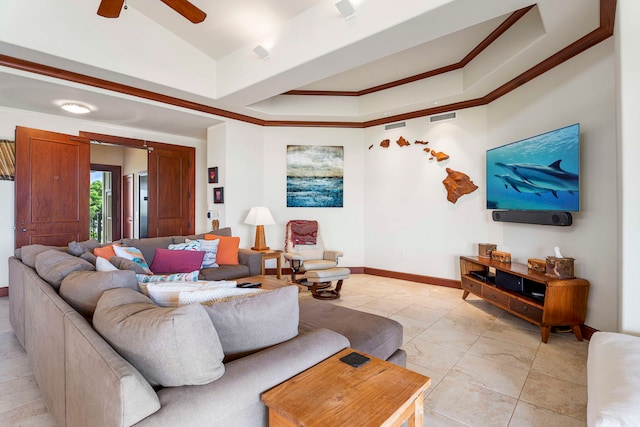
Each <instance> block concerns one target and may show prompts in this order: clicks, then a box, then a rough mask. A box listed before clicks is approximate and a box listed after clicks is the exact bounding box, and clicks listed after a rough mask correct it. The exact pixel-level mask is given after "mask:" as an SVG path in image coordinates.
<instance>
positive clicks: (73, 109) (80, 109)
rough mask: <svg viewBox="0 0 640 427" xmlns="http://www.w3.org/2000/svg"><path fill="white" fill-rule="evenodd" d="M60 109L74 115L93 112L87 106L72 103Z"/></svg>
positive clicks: (63, 105)
mask: <svg viewBox="0 0 640 427" xmlns="http://www.w3.org/2000/svg"><path fill="white" fill-rule="evenodd" d="M60 108H62V109H63V110H64V111H68V112H70V113H73V114H87V113H90V112H91V108H89V107H87V106H86V105H82V104H78V103H71V102H67V103H65V104H62V105H61V106H60Z"/></svg>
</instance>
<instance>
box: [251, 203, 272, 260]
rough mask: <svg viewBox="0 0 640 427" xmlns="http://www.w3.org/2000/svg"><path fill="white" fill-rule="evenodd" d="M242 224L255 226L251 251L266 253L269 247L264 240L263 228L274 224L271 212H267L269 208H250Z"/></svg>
mask: <svg viewBox="0 0 640 427" xmlns="http://www.w3.org/2000/svg"><path fill="white" fill-rule="evenodd" d="M244 223H245V224H250V225H255V226H256V241H255V244H254V246H253V247H252V248H251V249H253V250H254V251H268V250H269V246H267V242H266V240H265V238H264V226H265V225H273V224H275V221H274V220H273V217H272V216H271V212H269V208H265V207H263V206H259V207H253V208H251V210H250V211H249V215H247V217H246V218H245V220H244Z"/></svg>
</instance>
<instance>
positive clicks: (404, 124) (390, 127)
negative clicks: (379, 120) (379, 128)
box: [384, 122, 407, 130]
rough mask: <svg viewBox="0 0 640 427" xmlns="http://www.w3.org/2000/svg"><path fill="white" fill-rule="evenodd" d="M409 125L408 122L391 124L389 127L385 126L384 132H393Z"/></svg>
mask: <svg viewBox="0 0 640 427" xmlns="http://www.w3.org/2000/svg"><path fill="white" fill-rule="evenodd" d="M406 125H407V123H406V122H397V123H391V124H389V125H384V130H391V129H398V128H403V127H405V126H406Z"/></svg>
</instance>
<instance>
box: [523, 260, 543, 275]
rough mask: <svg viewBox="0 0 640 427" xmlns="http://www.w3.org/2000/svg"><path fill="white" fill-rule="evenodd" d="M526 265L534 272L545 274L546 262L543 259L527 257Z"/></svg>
mask: <svg viewBox="0 0 640 427" xmlns="http://www.w3.org/2000/svg"><path fill="white" fill-rule="evenodd" d="M527 267H528V268H529V270H531V271H533V272H535V273H542V274H545V273H546V272H547V262H546V261H545V260H543V259H538V258H529V259H528V260H527Z"/></svg>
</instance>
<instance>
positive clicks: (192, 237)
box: [173, 227, 231, 243]
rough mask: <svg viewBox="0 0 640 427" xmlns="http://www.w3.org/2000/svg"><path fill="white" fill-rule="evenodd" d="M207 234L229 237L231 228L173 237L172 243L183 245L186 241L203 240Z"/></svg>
mask: <svg viewBox="0 0 640 427" xmlns="http://www.w3.org/2000/svg"><path fill="white" fill-rule="evenodd" d="M207 234H211V235H215V236H231V227H224V228H220V229H218V230H215V231H207V232H206V233H200V234H191V235H189V236H173V243H184V242H185V241H186V240H187V239H189V240H200V239H204V238H205V236H206V235H207Z"/></svg>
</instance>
